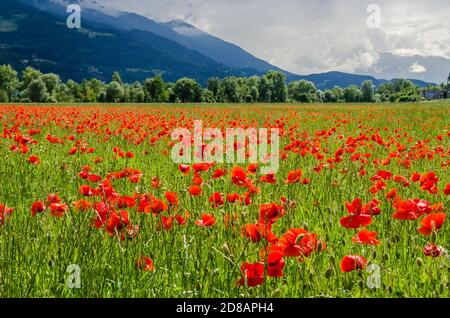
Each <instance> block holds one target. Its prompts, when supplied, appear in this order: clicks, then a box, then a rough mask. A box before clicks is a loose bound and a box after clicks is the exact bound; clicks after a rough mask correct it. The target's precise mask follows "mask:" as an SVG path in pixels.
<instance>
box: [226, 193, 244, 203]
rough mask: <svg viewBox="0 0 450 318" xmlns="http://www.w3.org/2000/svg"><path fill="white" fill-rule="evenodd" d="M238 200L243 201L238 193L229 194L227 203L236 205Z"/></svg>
mask: <svg viewBox="0 0 450 318" xmlns="http://www.w3.org/2000/svg"><path fill="white" fill-rule="evenodd" d="M238 200H241V196H240V195H239V194H238V193H229V194H227V202H228V203H235V202H236V201H238Z"/></svg>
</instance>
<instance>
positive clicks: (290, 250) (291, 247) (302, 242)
mask: <svg viewBox="0 0 450 318" xmlns="http://www.w3.org/2000/svg"><path fill="white" fill-rule="evenodd" d="M278 244H279V246H281V247H282V248H283V253H284V256H286V257H301V258H303V257H308V256H310V255H311V253H312V252H321V251H323V250H324V243H323V242H320V241H319V240H318V239H317V234H315V233H309V232H308V231H306V230H304V229H301V228H299V229H291V230H289V231H287V232H286V234H284V235H283V236H282V237H281V238H280V240H279V241H278Z"/></svg>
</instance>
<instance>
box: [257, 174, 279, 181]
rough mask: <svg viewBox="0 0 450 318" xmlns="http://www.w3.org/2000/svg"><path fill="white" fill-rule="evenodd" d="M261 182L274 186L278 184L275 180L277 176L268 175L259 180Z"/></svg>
mask: <svg viewBox="0 0 450 318" xmlns="http://www.w3.org/2000/svg"><path fill="white" fill-rule="evenodd" d="M259 181H261V182H265V183H269V184H274V183H276V182H277V179H276V178H275V174H273V173H268V174H266V175H263V176H261V177H260V178H259Z"/></svg>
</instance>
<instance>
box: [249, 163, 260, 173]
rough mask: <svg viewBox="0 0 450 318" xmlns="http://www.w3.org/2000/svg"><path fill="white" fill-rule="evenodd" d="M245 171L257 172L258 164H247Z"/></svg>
mask: <svg viewBox="0 0 450 318" xmlns="http://www.w3.org/2000/svg"><path fill="white" fill-rule="evenodd" d="M247 172H248V173H251V174H255V173H256V172H258V164H257V163H251V164H249V165H248V166H247Z"/></svg>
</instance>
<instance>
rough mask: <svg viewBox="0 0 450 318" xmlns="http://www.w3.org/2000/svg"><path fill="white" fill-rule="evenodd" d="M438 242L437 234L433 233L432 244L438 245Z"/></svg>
mask: <svg viewBox="0 0 450 318" xmlns="http://www.w3.org/2000/svg"><path fill="white" fill-rule="evenodd" d="M436 242H437V232H436V231H433V232H431V243H433V244H436Z"/></svg>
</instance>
